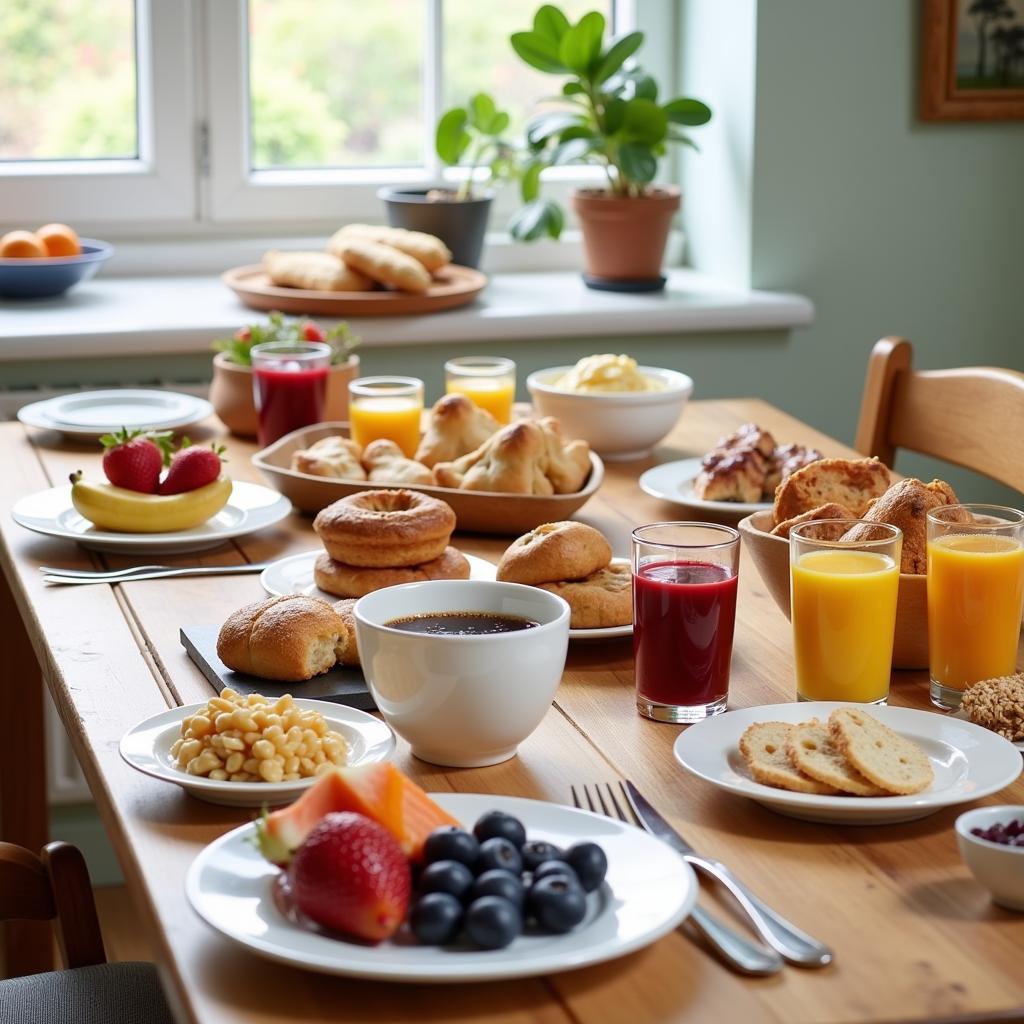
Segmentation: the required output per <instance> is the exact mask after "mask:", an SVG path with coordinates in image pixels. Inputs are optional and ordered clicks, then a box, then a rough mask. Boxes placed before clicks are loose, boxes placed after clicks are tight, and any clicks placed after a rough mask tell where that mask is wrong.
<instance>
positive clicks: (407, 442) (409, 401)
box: [348, 377, 423, 459]
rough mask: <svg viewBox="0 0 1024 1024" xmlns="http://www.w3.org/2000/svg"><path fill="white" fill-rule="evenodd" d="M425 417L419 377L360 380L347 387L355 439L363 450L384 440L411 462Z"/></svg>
mask: <svg viewBox="0 0 1024 1024" xmlns="http://www.w3.org/2000/svg"><path fill="white" fill-rule="evenodd" d="M422 418H423V381H421V380H420V379H419V378H418V377H358V378H356V379H355V380H354V381H352V382H351V383H350V384H349V386H348V419H349V427H350V430H351V433H352V440H353V441H355V442H356V443H357V444H359V445H362V446H363V447H364V448H365V447H366V446H367V445H368V444H369V443H370V442H371V441H376V440H377V439H378V438H382V437H384V438H387V439H388V440H389V441H394V442H395V444H397V445H398V447H399V448H401V449H402V452H403V453H404V454H405V455H406V456H407V457H408V458H410V459H411V458H412V457H413V456H414V455H415V454H416V449H417V448H418V447H419V445H420V421H421V420H422Z"/></svg>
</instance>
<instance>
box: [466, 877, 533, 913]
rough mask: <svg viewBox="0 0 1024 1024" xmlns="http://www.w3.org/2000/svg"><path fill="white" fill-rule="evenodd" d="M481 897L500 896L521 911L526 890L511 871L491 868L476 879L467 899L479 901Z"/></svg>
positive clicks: (520, 880)
mask: <svg viewBox="0 0 1024 1024" xmlns="http://www.w3.org/2000/svg"><path fill="white" fill-rule="evenodd" d="M481 896H500V897H501V898H502V899H504V900H508V901H509V903H514V904H515V905H516V906H517V907H519V908H520V909H522V907H523V904H524V903H525V902H526V890H525V889H524V888H523V882H522V879H520V877H519V876H518V875H513V874H512V872H511V871H502V870H501V869H498V868H492V869H491V870H490V871H485V872H484V873H483V874H482V875H479V876H478V877H477V880H476V881H475V882H474V883H473V888H472V889H470V890H469V899H470V901H471V902H472V901H473V900H478V899H480V897H481Z"/></svg>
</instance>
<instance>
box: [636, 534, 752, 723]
mask: <svg viewBox="0 0 1024 1024" xmlns="http://www.w3.org/2000/svg"><path fill="white" fill-rule="evenodd" d="M739 568H740V535H739V534H738V533H737V532H736V531H735V530H734V529H732V527H730V526H718V525H715V524H713V523H654V524H652V525H651V526H640V527H638V528H637V529H635V530H634V531H633V657H634V659H635V661H636V709H637V711H639V712H640V714H641V715H643V716H645V717H646V718H653V719H654V720H655V721H658V722H699V721H701V719H704V718H708V717H710V716H711V715H717V714H720V713H721V712H723V711H724V710H725V706H726V700H727V698H728V695H729V666H730V663H731V661H732V635H733V628H734V626H735V623H736V584H737V581H738V579H739Z"/></svg>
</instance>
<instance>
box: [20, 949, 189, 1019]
mask: <svg viewBox="0 0 1024 1024" xmlns="http://www.w3.org/2000/svg"><path fill="white" fill-rule="evenodd" d="M0 1024H174V1018H173V1017H172V1016H171V1011H170V1009H169V1008H168V1006H167V1001H166V1000H165V999H164V993H163V990H162V989H161V987H160V979H159V977H158V976H157V972H156V968H155V967H154V966H153V965H152V964H147V963H134V962H129V963H114V964H97V965H95V966H93V967H77V968H75V969H73V970H68V971H50V972H48V973H46V974H30V975H28V976H27V977H24V978H10V979H8V980H7V981H0Z"/></svg>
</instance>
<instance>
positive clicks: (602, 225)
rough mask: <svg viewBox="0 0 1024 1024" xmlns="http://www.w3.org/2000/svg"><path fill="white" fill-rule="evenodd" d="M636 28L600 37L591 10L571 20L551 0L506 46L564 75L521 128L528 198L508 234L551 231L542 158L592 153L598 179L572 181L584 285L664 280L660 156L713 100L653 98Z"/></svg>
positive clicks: (558, 160) (555, 222) (687, 141)
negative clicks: (596, 183)
mask: <svg viewBox="0 0 1024 1024" xmlns="http://www.w3.org/2000/svg"><path fill="white" fill-rule="evenodd" d="M643 41H644V37H643V33H642V32H629V33H627V34H626V35H623V36H621V37H619V38H617V39H612V40H609V41H608V42H606V41H605V19H604V16H603V15H601V14H600V13H599V12H597V11H591V12H590V13H588V14H585V15H583V17H582V18H580V20H579V21H578V22H576V24H575V25H574V24H572V23H570V21H569V19H568V18H567V17H566V16H565V14H564V13H563V12H562V11H561V10H559V8H557V7H554V6H552V5H550V4H545V5H544V6H543V7H541V8H540V9H539V10H538V11H537V13H536V14H535V15H534V18H533V28H532V29H531V30H530V31H528V32H516V33H514V34H513V35H512V37H511V43H512V48H513V49H514V50H515V52H516V53H517V54H518V55H519V57H520V58H521V59H522V60H523V61H525V62H526V63H527V64H529V65H530V67H532V68H536V69H537V70H538V71H543V72H546V73H548V74H551V75H559V76H568V80H567V81H566V82H565V83H564V84H563V85H562V90H561V95H560V96H559V97H557V106H556V107H555V108H554V109H548V110H545V111H544V112H543V113H540V114H538V115H537V116H536V117H534V118H533V119H532V120H531V121H530V122H529V124H528V125H527V129H526V141H527V145H528V147H529V149H530V151H531V153H532V157H531V158H530V159H529V160H528V163H527V167H526V170H525V171H524V173H523V174H522V179H521V188H522V194H523V199H524V201H525V203H526V205H525V206H524V207H523V208H522V209H521V210H519V211H518V213H517V214H516V216H515V217H514V218H513V222H512V223H511V225H510V231H511V233H512V236H513V237H514V238H519V239H521V240H527V241H529V240H531V239H534V238H539V237H541V236H542V235H545V234H547V235H550V236H552V237H554V238H557V237H558V235H559V234H560V233H561V230H562V224H563V220H564V217H563V214H562V211H561V209H560V208H559V207H558V205H557V204H556V203H554V202H553V201H552V200H550V199H545V198H543V197H541V195H540V173H541V171H542V170H543V169H544V168H545V167H548V166H554V165H560V164H571V163H590V164H596V165H598V166H600V167H602V168H603V169H604V172H605V175H606V177H607V187H605V188H582V189H576V190H575V191H574V192H573V196H572V205H573V210H574V211H575V213H576V215H577V217H578V218H579V221H580V227H581V229H582V231H583V244H584V249H585V258H586V274H584V280H585V281H586V283H587V284H588V285H589V286H590V287H591V288H606V289H614V290H629V291H654V290H657V289H660V288H662V287H664V284H665V278H664V276H663V275H662V273H661V262H662V259H663V257H664V253H665V243H666V241H667V240H668V232H669V227H670V226H671V222H672V217H673V216H674V214H675V212H676V211H677V210H678V209H679V201H680V200H679V189H678V188H677V187H675V186H671V185H655V184H654V178H655V175H656V174H657V171H658V162H659V160H660V158H661V157H662V156H664V155H665V153H666V152H667V150H668V147H669V145H675V144H681V145H685V146H691V147H693V148H694V149H696V148H697V147H696V145H695V143H694V142H693V140H692V139H691V138H690V137H689V136H688V135H687V134H686V133H685V132H683V130H682V129H683V128H684V127H694V126H696V125H702V124H706V123H707V122H708V121H709V120H710V119H711V110H710V109H709V108H708V107H707V106H706V105H705V104H704V103H702V102H701V101H700V100H696V99H689V98H685V97H677V98H675V99H670V100H667V101H664V102H662V101H660V100H659V96H658V92H659V90H658V84H657V82H655V80H654V79H653V78H652V77H651V76H650V75H649V74H648V73H647V72H646V71H644V69H643V68H642V67H640V66H639V65H638V64H637V63H636V62H635V61H634V60H633V59H632V58H633V55H634V54H635V53H636V52H637V50H639V49H640V47H641V45H642V44H643Z"/></svg>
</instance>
